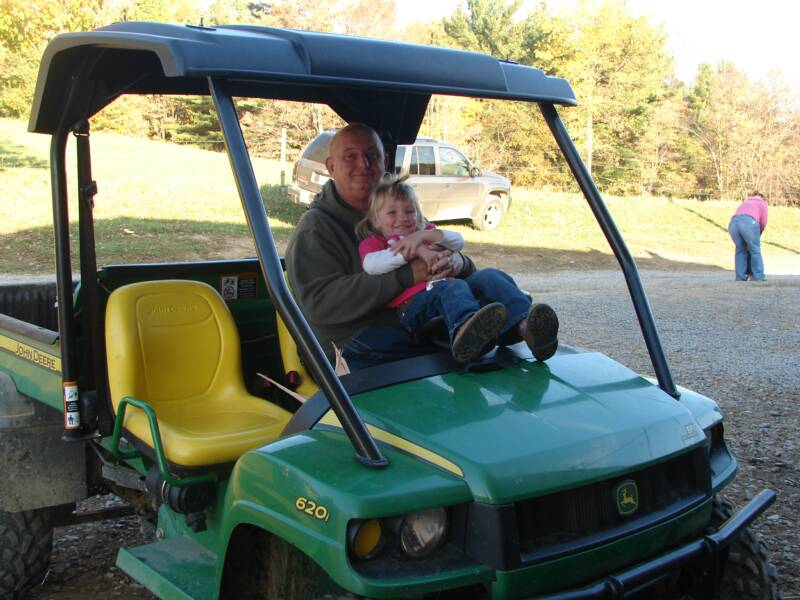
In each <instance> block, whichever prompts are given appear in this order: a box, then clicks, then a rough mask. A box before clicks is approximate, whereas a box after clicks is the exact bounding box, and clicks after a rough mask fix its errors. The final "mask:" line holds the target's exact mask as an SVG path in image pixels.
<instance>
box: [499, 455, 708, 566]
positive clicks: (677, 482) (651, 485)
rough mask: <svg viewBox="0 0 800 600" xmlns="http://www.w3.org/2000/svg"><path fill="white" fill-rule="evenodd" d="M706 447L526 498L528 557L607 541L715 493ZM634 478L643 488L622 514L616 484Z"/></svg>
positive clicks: (523, 538)
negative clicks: (633, 504)
mask: <svg viewBox="0 0 800 600" xmlns="http://www.w3.org/2000/svg"><path fill="white" fill-rule="evenodd" d="M707 465H708V462H707V460H706V457H705V448H702V447H701V448H697V449H696V450H694V451H692V452H688V453H685V454H682V455H681V456H678V457H675V458H672V459H670V460H668V461H665V462H663V463H659V464H656V465H652V466H650V467H646V468H644V469H641V470H638V471H634V472H631V473H626V474H625V475H622V476H619V477H616V478H614V479H609V480H605V481H600V482H598V483H594V484H591V485H587V486H584V487H580V488H575V489H571V490H565V491H563V492H558V493H555V494H551V495H549V496H542V497H539V498H532V499H530V500H523V501H521V502H517V503H516V505H515V509H516V517H517V525H518V531H519V541H520V550H521V554H522V556H523V562H525V563H531V562H538V560H542V559H544V558H547V559H551V558H554V556H555V555H560V554H563V553H567V552H575V551H577V550H582V549H585V548H587V547H591V546H595V545H599V544H601V543H607V542H609V541H611V540H612V539H614V538H616V537H618V536H621V535H627V534H630V532H632V531H635V530H638V529H642V528H645V527H650V526H652V525H654V524H655V523H657V522H660V521H663V520H666V519H668V518H670V517H672V516H674V515H676V514H678V513H680V512H683V511H685V510H687V508H688V507H689V506H692V505H695V504H697V503H699V502H701V501H702V500H703V499H704V498H707V497H708V496H709V494H710V481H709V473H708V466H707ZM626 480H633V481H635V482H636V486H637V488H638V492H639V504H638V508H637V509H636V511H635V512H633V513H632V514H630V515H627V516H625V515H621V514H620V512H619V511H618V509H617V501H616V493H615V492H616V488H617V486H618V485H619V484H620V483H622V482H624V481H626Z"/></svg>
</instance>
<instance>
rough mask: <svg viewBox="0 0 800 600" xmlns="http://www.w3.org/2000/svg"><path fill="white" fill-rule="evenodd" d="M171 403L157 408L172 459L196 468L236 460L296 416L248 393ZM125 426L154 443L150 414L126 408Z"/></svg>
mask: <svg viewBox="0 0 800 600" xmlns="http://www.w3.org/2000/svg"><path fill="white" fill-rule="evenodd" d="M199 400H200V403H198V399H196V398H195V399H192V400H184V401H178V402H171V403H169V404H168V405H161V406H158V407H156V408H155V410H156V417H157V418H158V427H159V430H160V433H161V440H162V442H163V448H164V454H165V456H166V458H167V460H168V461H169V462H170V463H172V464H174V465H179V466H181V467H186V468H193V467H199V466H204V465H219V464H226V463H230V462H234V461H236V459H238V458H239V456H241V455H242V453H244V452H246V451H247V450H251V449H253V448H257V447H258V446H261V445H263V444H266V443H268V442H270V441H272V440H274V439H276V438H277V437H279V436H280V434H281V432H282V431H283V428H284V427H285V426H286V423H288V421H289V418H290V417H291V414H290V413H289V412H287V411H285V410H284V409H282V408H280V407H279V406H276V405H274V404H272V403H271V402H268V401H266V400H262V399H261V398H256V397H255V396H249V395H242V396H239V397H237V398H230V399H227V401H225V402H214V401H213V400H209V399H202V398H201V399H199ZM205 400H208V401H205ZM125 429H126V430H127V431H128V432H130V434H131V435H133V436H134V437H136V438H137V439H138V440H140V441H141V442H144V443H145V444H147V445H148V446H150V447H152V446H153V441H152V438H151V436H150V426H149V424H148V421H147V417H146V415H145V414H144V413H143V412H142V411H141V410H138V409H137V408H135V407H133V406H129V407H128V408H127V409H126V418H125Z"/></svg>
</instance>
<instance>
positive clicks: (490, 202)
mask: <svg viewBox="0 0 800 600" xmlns="http://www.w3.org/2000/svg"><path fill="white" fill-rule="evenodd" d="M505 212H506V209H505V204H504V203H503V200H502V199H501V198H500V197H499V196H492V195H490V196H487V198H486V200H484V201H483V205H482V206H481V209H480V210H479V211H478V214H477V215H475V218H474V219H472V225H473V226H474V227H475V229H479V230H480V231H491V230H493V229H497V226H498V225H500V221H501V220H502V219H503V215H504V214H505Z"/></svg>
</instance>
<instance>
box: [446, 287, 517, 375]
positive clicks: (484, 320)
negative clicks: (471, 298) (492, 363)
mask: <svg viewBox="0 0 800 600" xmlns="http://www.w3.org/2000/svg"><path fill="white" fill-rule="evenodd" d="M505 324H506V307H505V306H503V305H502V304H500V303H499V302H493V303H491V304H487V305H486V306H484V307H482V308H480V309H479V310H477V311H475V313H473V315H472V316H471V317H470V318H469V319H467V320H466V321H465V322H464V323H463V325H461V327H459V328H458V331H457V332H456V335H455V337H454V338H453V344H452V352H453V358H455V359H456V360H457V361H458V362H460V363H468V362H469V361H471V360H474V359H476V358H478V357H479V356H480V355H481V354H483V353H484V351H485V349H486V348H487V347H489V344H490V343H493V342H494V340H495V339H496V338H497V336H498V335H500V332H501V331H503V327H504V326H505Z"/></svg>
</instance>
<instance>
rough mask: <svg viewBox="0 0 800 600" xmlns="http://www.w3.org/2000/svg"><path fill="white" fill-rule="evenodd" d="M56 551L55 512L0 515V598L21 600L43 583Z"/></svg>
mask: <svg viewBox="0 0 800 600" xmlns="http://www.w3.org/2000/svg"><path fill="white" fill-rule="evenodd" d="M52 548H53V525H52V519H51V511H50V510H49V509H47V508H43V509H37V510H25V511H22V512H5V511H0V598H17V597H19V596H21V595H22V594H23V593H24V592H25V591H26V590H28V589H29V588H30V587H32V586H34V585H36V584H37V583H39V582H40V581H41V578H42V577H43V575H44V573H45V571H46V570H47V567H48V565H49V564H50V552H51V551H52Z"/></svg>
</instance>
